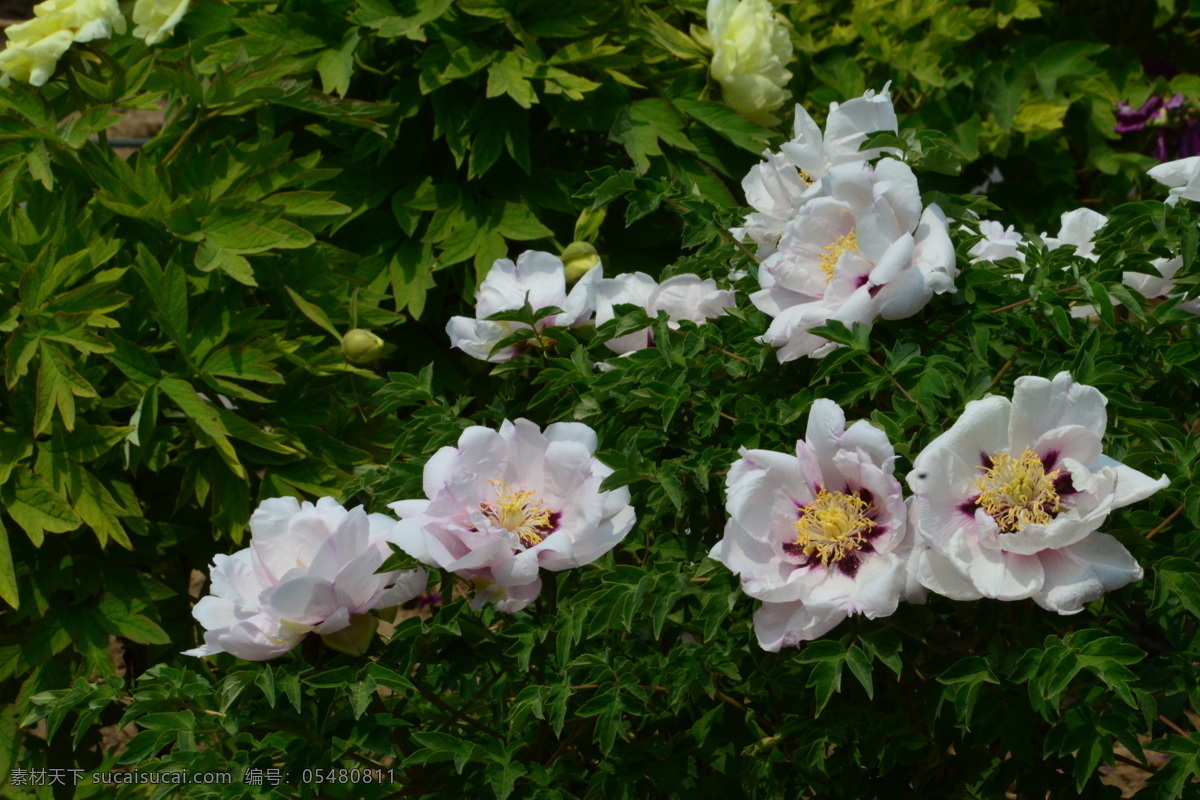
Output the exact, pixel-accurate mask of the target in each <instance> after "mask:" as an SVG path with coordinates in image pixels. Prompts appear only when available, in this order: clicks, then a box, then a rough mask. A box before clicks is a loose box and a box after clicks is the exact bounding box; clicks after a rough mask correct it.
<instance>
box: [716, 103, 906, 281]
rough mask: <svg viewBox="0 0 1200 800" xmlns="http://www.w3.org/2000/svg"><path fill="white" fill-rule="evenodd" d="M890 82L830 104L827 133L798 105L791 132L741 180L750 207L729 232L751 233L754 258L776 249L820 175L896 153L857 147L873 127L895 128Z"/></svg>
mask: <svg viewBox="0 0 1200 800" xmlns="http://www.w3.org/2000/svg"><path fill="white" fill-rule="evenodd" d="M890 86H891V84H890V83H889V84H886V85H885V86H884V87H883V91H881V92H880V93H879V94H875V92H874V91H871V90H868V91H867V92H866V93H865V94H864V95H863V96H862V97H856V98H854V99H853V100H848V101H846V102H845V103H841V104H838V103H831V104H830V106H829V116H828V118H827V119H826V122H825V132H824V133H822V132H821V129H820V128H819V127H818V126H817V124H816V122H814V121H813V118H812V117H811V116H810V115H809V113H808V112H807V111H805V110H804V109H803V108H802V107H801V106H799V105H797V106H796V120H795V136H794V138H793V139H792V141H790V142H785V143H784V144H783V145H782V146H781V147H780V151H781V152H779V153H772V152H771V151H769V150H768V151H766V152H764V153H763V158H765V159H766V161H764V162H762V163H760V164H758V165H756V166H754V167H751V168H750V172H749V173H747V174H746V177H745V178H743V179H742V189H743V191H745V193H746V202H747V203H749V204H750V207H751V208H753V209H754V211H753V212H751V213H750V214H749V215H747V217H746V221H745V224H744V225H743V227H741V228H735V229H733V231H732V233H733V234H734V235H735V236H737V237H738V238H739V239H740V238H742V237H743V236H749V237H750V238H751V240H753V241H754V242H755V243H756V244H757V245H758V257H759V258H766V257H767V256H769V255H771V253H773V252H775V245H776V244H777V243H778V241H779V237H780V236H781V235H782V234H783V229H784V226H785V225H786V224H787V222H788V220H790V219H792V218H793V217H794V216H795V214H796V211H797V210H798V209H799V207H800V206H801V205H803V204H804V203H805V202H806V201H807V200H810V199H812V198H813V197H817V196H818V195H820V194H821V192H822V185H821V178H823V177H825V173H827V172H828V171H829V168H830V167H832V166H835V165H837V164H848V163H853V162H862V161H870V160H872V159H874V158H878V157H879V156H881V155H884V154H892V155H899V153H897V152H896V151H895V150H893V149H891V148H875V149H873V150H864V151H862V152H860V151H859V149H858V148H859V147H860V146H861V145H862V143H863V142H865V141H866V140H867V136H868V135H869V134H871V133H875V132H877V131H891V132H892V133H895V132H896V111H895V109H893V108H892V96H891V94H890V92H889V87H890Z"/></svg>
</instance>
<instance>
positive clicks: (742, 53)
mask: <svg viewBox="0 0 1200 800" xmlns="http://www.w3.org/2000/svg"><path fill="white" fill-rule="evenodd" d="M708 31H709V33H710V34H711V35H712V48H713V60H712V65H711V67H710V72H711V73H712V76H713V78H715V79H716V80H717V82H718V83H720V84H721V91H722V95H723V96H724V98H725V102H726V104H728V105H729V107H730V108H732V109H734V110H735V111H737V112H738V113H740V114H741V115H742V116H744V117H746V118H747V119H749V120H751V121H753V122H758V123H760V124H763V125H774V124H776V123H777V122H779V118H778V117H776V116H775V115H774V114H773V113H772V112H774V111H775V110H777V109H778V108H780V107H781V106H783V104H784V103H785V102H787V99H788V94H787V91H786V88H785V87H786V86H787V83H788V81H789V80H791V78H792V73H790V72H788V70H787V64H788V62H789V61H791V60H792V40H791V38H790V37H789V36H788V32H787V29H786V28H785V27H784V26H783V23H782V22H781V21H780V19H779V18H778V17H777V16H776V14H775V9H774V7H773V6H772V5H771V3H770V0H709V3H708Z"/></svg>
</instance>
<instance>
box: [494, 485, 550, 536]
mask: <svg viewBox="0 0 1200 800" xmlns="http://www.w3.org/2000/svg"><path fill="white" fill-rule="evenodd" d="M488 482H489V483H491V484H492V486H494V487H495V488H496V502H494V503H487V502H484V503H480V504H479V509H480V510H481V511H482V512H483V514H484V516H486V517H487V518H488V519H490V520H491V521H492V522H493V523H495V524H496V525H498V526H499V527H501V528H504V529H505V530H507V531H511V532H512V533H514V534H516V536H517V538H518V539H520V540H521V544H523V545H525V546H526V547H533V546H534V545H535V544H537V543H539V542H540V541H542V539H544V538H545V537H546V534H547V533H549V531H550V528H551V526H552V523H551V522H550V509H548V508H546V506H544V505H542V501H541V499H540V498H539V497H538V496H537V495H536V494H535V493H534V492H533V491H531V490H530V489H527V488H525V487H524V486H522V487H521V488H520V489H513V488H512V487H511V486H509V485H508V484H507V483H504V482H503V481H500V480H495V479H493V480H491V481H488Z"/></svg>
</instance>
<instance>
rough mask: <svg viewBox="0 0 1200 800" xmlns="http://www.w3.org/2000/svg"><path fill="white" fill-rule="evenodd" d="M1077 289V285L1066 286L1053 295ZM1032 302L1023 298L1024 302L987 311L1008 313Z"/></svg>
mask: <svg viewBox="0 0 1200 800" xmlns="http://www.w3.org/2000/svg"><path fill="white" fill-rule="evenodd" d="M1078 288H1079V286H1078V285H1075V286H1068V287H1067V288H1065V289H1055V290H1054V293H1055V294H1066V293H1067V292H1071V291H1074V290H1075V289H1078ZM1032 302H1033V298H1032V297H1027V298H1025V299H1024V300H1018V301H1017V302H1015V303H1009V304H1008V305H1006V306H1000V307H999V308H993V309H992V310H991V311H989V312H988V313H989V314H999V313H1000V312H1001V311H1008V310H1010V309H1013V308H1017V307H1018V306H1023V305H1025V304H1026V303H1032Z"/></svg>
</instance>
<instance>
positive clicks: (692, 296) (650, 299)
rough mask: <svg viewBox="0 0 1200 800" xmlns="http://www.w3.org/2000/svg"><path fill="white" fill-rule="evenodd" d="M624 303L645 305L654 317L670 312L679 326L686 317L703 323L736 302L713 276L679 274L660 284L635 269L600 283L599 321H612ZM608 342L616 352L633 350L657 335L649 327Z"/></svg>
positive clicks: (674, 324)
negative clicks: (615, 309)
mask: <svg viewBox="0 0 1200 800" xmlns="http://www.w3.org/2000/svg"><path fill="white" fill-rule="evenodd" d="M624 303H629V304H632V305H637V306H641V307H642V308H644V309H646V313H647V314H648V315H649V316H651V317H656V316H658V312H659V311H665V312H667V317H668V318H669V319H670V322H669V323H668V325H670V327H671V328H678V327H679V323H680V322H681V321H683V320H688V321H690V322H694V323H696V324H697V325H702V324H704V323H705V322H708V321H709V320H710V319H712V318H713V317H719V316H721V315H722V314H724V313H725V311H726V309H730V308H733V307H734V306H735V305H736V304H735V302H734V299H733V292H731V291H728V290H723V289H718V288H717V282H716V281H714V280H713V279H712V278H701V277H700V276H699V275H692V274H687V275H676V276H674V277H671V278H667V279H666V280H665V281H663V282H662V283H661V284H660V283H657V282H656V281H655V280H654V278H651V277H650V276H649V275H647V274H646V273H644V272H633V273H628V274H625V275H618V276H617V277H615V278H605V279H604V280H601V281H599V283H598V284H597V285H596V324H597V325H603V324H604V323H605V322H608V321H609V320H610V319H612V318H613V316H614V315H613V306H615V305H621V304H624ZM605 344H607V345H608V349H609V350H612V351H613V352H614V353H621V354H625V353H632V352H633V351H634V350H642V349H643V348H646V347H650V346H651V345H653V344H654V335H653V333H652V331H651V329H650V328H645V329H643V330H640V331H635V332H633V333H628V334H626V335H624V336H621V337H618V338H616V339H610V340H609V341H607V342H606V343H605Z"/></svg>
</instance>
